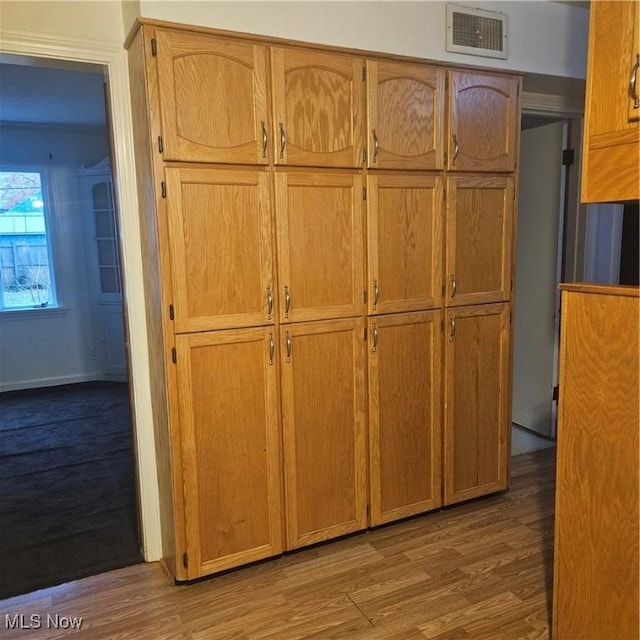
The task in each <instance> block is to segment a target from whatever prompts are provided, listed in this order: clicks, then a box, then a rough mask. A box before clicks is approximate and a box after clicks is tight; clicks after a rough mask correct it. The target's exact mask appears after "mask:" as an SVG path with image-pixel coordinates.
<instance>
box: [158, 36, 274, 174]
mask: <svg viewBox="0 0 640 640" xmlns="http://www.w3.org/2000/svg"><path fill="white" fill-rule="evenodd" d="M156 38H157V59H158V84H159V97H160V111H161V117H162V136H163V146H164V152H163V157H164V159H165V160H183V161H190V162H229V163H241V164H266V163H267V161H268V160H267V157H268V148H267V147H268V143H269V140H268V112H267V105H268V99H267V56H266V47H264V46H259V45H253V44H246V43H242V42H238V41H236V40H224V39H220V38H216V37H212V36H207V35H200V34H197V33H189V32H181V31H171V30H166V29H158V30H157V33H156Z"/></svg>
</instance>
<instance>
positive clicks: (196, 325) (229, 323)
mask: <svg viewBox="0 0 640 640" xmlns="http://www.w3.org/2000/svg"><path fill="white" fill-rule="evenodd" d="M165 171H166V178H167V210H168V214H169V216H168V217H169V235H170V238H169V242H170V250H171V266H172V280H173V283H172V284H173V298H174V314H175V318H174V320H175V330H176V332H177V333H184V332H188V331H205V330H208V329H221V328H231V327H246V326H252V325H265V324H271V323H273V304H274V303H273V301H274V292H273V275H272V251H273V250H272V247H273V244H272V237H271V234H272V230H271V208H270V202H271V200H270V192H269V182H268V176H267V174H266V173H264V172H262V171H251V170H245V169H237V170H227V169H201V168H177V167H172V168H167V169H166V170H165Z"/></svg>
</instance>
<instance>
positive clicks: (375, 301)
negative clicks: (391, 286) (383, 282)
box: [373, 280, 380, 309]
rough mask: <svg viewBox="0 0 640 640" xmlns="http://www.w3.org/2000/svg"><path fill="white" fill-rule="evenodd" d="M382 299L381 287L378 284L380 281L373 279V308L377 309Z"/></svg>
mask: <svg viewBox="0 0 640 640" xmlns="http://www.w3.org/2000/svg"><path fill="white" fill-rule="evenodd" d="M379 299H380V287H379V286H378V281H377V280H374V281H373V308H374V309H377V307H378V300H379Z"/></svg>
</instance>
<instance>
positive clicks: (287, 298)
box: [284, 287, 291, 318]
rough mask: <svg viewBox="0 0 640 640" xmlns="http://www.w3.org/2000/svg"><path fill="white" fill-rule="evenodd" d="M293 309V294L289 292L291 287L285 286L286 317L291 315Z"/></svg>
mask: <svg viewBox="0 0 640 640" xmlns="http://www.w3.org/2000/svg"><path fill="white" fill-rule="evenodd" d="M290 310H291V294H290V293H289V287H285V288H284V317H285V318H288V317H289V311H290Z"/></svg>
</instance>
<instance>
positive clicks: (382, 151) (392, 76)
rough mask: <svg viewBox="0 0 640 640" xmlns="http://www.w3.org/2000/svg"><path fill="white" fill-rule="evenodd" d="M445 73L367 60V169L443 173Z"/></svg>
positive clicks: (420, 65)
mask: <svg viewBox="0 0 640 640" xmlns="http://www.w3.org/2000/svg"><path fill="white" fill-rule="evenodd" d="M444 73H445V72H444V69H439V68H437V67H432V66H429V65H426V64H415V63H409V62H397V61H385V60H376V61H374V60H368V61H367V129H368V135H369V138H370V139H369V142H368V146H367V148H368V166H369V167H374V168H379V169H427V170H428V169H441V168H442V166H443V148H442V136H443V129H444V93H445V92H444V80H445V76H444Z"/></svg>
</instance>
